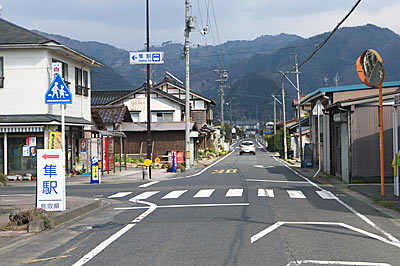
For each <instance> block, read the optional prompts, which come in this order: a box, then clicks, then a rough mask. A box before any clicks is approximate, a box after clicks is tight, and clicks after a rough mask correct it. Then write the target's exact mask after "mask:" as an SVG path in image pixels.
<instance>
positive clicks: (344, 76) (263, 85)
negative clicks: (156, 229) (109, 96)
mask: <svg viewBox="0 0 400 266" xmlns="http://www.w3.org/2000/svg"><path fill="white" fill-rule="evenodd" d="M36 32H37V33H39V34H42V35H45V36H46V37H49V38H51V39H54V40H56V41H58V42H60V43H62V44H64V45H66V46H68V47H71V48H73V49H75V50H78V51H80V52H82V53H83V54H86V55H88V56H90V57H93V58H95V59H96V60H98V61H100V62H102V63H104V67H102V68H98V69H93V70H92V89H93V90H123V89H135V88H138V87H139V86H141V85H142V84H143V82H144V81H145V75H146V74H145V67H143V66H138V65H130V64H129V51H126V50H124V49H119V48H117V47H114V46H111V45H108V44H104V43H99V42H94V41H89V42H81V41H78V40H73V39H70V38H67V37H64V36H60V35H53V34H48V33H43V32H38V31H36ZM328 34H329V33H323V34H319V35H316V36H313V37H310V38H302V37H300V36H297V35H289V34H279V35H274V36H271V35H263V36H260V37H258V38H256V39H254V40H250V41H245V40H237V41H228V42H226V43H224V44H221V45H218V46H212V45H208V46H197V47H191V50H190V63H191V64H190V66H191V89H193V90H195V91H198V92H199V93H202V94H204V95H206V96H208V97H210V98H213V99H214V100H215V101H216V102H217V103H218V104H217V107H216V108H215V112H214V114H215V115H216V116H219V98H220V97H219V83H217V82H215V80H217V79H218V78H219V75H218V71H214V70H218V69H224V70H228V71H229V79H228V82H227V83H226V87H225V92H224V94H225V103H227V106H225V112H224V113H225V119H226V120H229V119H230V118H231V117H232V119H233V120H243V119H258V120H262V121H267V120H270V119H272V114H273V105H272V101H273V100H272V97H271V94H273V93H275V94H277V95H279V94H280V85H279V89H278V90H277V88H278V84H277V83H278V78H279V77H278V75H277V73H278V71H281V70H283V71H285V70H292V69H293V66H294V65H295V55H297V56H298V61H299V63H301V62H302V61H303V60H304V59H305V58H306V57H307V56H308V55H309V54H310V53H311V52H312V51H314V49H315V48H316V45H318V44H319V43H321V42H322V41H323V40H324V39H325V38H326V37H327V36H328ZM399 47H400V36H399V35H398V34H396V33H395V32H393V31H391V30H390V29H387V28H381V27H378V26H375V25H371V24H367V25H364V26H358V27H345V28H341V29H339V30H338V31H337V32H336V33H335V34H334V35H333V36H332V37H331V39H330V40H329V41H328V42H327V43H326V45H325V46H323V47H322V48H321V49H320V50H319V51H318V53H316V54H315V55H314V56H313V57H312V58H311V60H309V61H308V62H307V63H306V64H304V65H303V66H301V68H300V75H299V76H300V91H301V94H307V93H309V92H311V91H314V90H316V89H318V88H320V87H325V86H335V85H336V83H337V84H338V85H351V84H358V83H360V80H359V78H358V76H357V74H356V69H355V62H356V59H357V58H358V57H359V56H360V54H361V53H362V52H363V51H364V50H365V49H369V48H372V49H375V50H377V51H378V52H379V53H380V55H381V56H382V58H383V61H384V67H385V70H386V81H394V80H400V64H398V62H399V61H400V49H399ZM150 49H151V50H152V51H163V52H164V53H165V59H164V61H165V63H164V64H163V65H156V66H154V67H153V69H152V80H153V81H154V82H158V81H160V80H161V79H162V78H163V77H164V75H165V71H168V72H170V73H172V74H173V75H174V76H176V77H178V78H179V79H181V80H183V81H184V80H185V79H184V78H185V77H184V73H185V61H184V59H183V56H182V54H183V45H182V44H178V43H173V42H171V41H165V42H164V43H162V44H161V45H159V46H153V47H151V48H150ZM289 77H290V78H291V79H292V81H293V82H295V81H296V77H295V75H294V74H289ZM334 77H337V78H338V80H337V81H336V82H335V81H334ZM279 83H280V81H279ZM285 87H286V94H287V99H288V100H287V103H289V102H290V100H291V99H292V98H294V97H296V90H295V89H294V88H293V87H291V86H290V84H289V83H287V82H286V84H285ZM230 109H231V110H230ZM291 109H292V108H291V107H290V104H289V106H288V107H287V111H288V113H289V117H290V115H293V110H291Z"/></svg>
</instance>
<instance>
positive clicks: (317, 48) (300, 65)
mask: <svg viewBox="0 0 400 266" xmlns="http://www.w3.org/2000/svg"><path fill="white" fill-rule="evenodd" d="M361 1H362V0H358V1H357V2H356V3H355V4H354V6H353V7H352V8H351V10H350V11H349V12H348V13H347V15H346V16H345V17H344V18H343V19H342V20H341V21H340V22H339V23H338V24H337V25H336V27H335V28H334V29H333V30H332V32H331V33H330V34H329V35H328V36H327V37H326V38H325V39H324V40H323V41H322V42H321V43H320V44H318V45H317V46H316V47H315V50H314V51H313V52H312V53H311V54H310V55H309V56H308V57H307V58H306V59H305V60H303V61H302V62H301V63H300V64H299V66H298V67H299V68H300V67H302V66H303V65H304V64H305V63H307V62H308V61H310V59H311V58H312V57H313V56H314V55H315V54H316V53H317V52H318V51H319V50H320V49H321V48H322V47H323V46H324V45H325V44H326V43H327V42H328V40H329V39H330V38H331V37H332V35H333V34H334V33H335V32H336V31H337V30H338V29H339V27H340V26H341V25H342V24H343V23H344V22H345V21H346V19H347V18H348V17H349V16H350V15H351V14H352V13H353V11H354V10H355V9H356V8H357V6H358V5H359V4H360V3H361ZM294 70H296V67H293V68H292V69H291V70H288V71H287V72H292V71H294Z"/></svg>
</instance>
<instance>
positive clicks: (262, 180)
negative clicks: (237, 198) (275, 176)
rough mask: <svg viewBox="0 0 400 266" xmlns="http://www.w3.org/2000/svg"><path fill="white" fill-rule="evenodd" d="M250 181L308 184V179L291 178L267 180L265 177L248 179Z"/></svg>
mask: <svg viewBox="0 0 400 266" xmlns="http://www.w3.org/2000/svg"><path fill="white" fill-rule="evenodd" d="M246 181H249V182H271V183H293V184H306V183H308V182H306V181H289V180H265V179H251V178H249V179H246Z"/></svg>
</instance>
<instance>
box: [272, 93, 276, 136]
mask: <svg viewBox="0 0 400 266" xmlns="http://www.w3.org/2000/svg"><path fill="white" fill-rule="evenodd" d="M272 97H274V136H275V135H276V100H275V95H272Z"/></svg>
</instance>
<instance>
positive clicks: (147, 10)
mask: <svg viewBox="0 0 400 266" xmlns="http://www.w3.org/2000/svg"><path fill="white" fill-rule="evenodd" d="M149 28H150V25H149V0H146V48H147V52H150V29H149ZM146 74H147V75H146V95H147V159H148V160H150V161H151V108H150V64H149V63H148V64H147V71H146ZM148 174H149V175H148V176H149V179H151V167H148Z"/></svg>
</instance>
